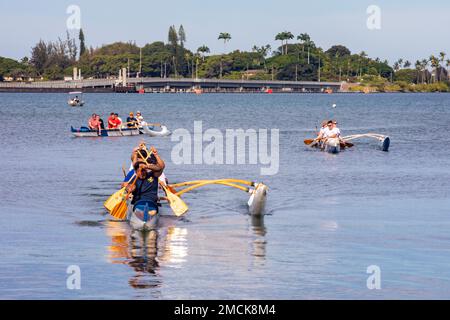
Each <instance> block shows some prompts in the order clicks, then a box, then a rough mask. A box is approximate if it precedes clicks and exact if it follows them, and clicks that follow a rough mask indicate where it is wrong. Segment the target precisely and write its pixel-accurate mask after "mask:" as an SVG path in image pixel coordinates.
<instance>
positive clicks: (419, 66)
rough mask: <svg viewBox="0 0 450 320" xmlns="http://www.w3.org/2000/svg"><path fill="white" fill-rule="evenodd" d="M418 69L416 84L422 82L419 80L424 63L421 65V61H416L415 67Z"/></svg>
mask: <svg viewBox="0 0 450 320" xmlns="http://www.w3.org/2000/svg"><path fill="white" fill-rule="evenodd" d="M414 66H415V67H416V74H417V77H416V83H417V84H419V82H420V80H419V75H420V73H421V72H422V63H420V61H419V60H417V61H416V64H415V65H414Z"/></svg>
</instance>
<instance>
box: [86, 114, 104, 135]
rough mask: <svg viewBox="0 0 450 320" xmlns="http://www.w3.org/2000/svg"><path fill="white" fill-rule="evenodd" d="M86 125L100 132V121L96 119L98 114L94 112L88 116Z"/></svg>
mask: <svg viewBox="0 0 450 320" xmlns="http://www.w3.org/2000/svg"><path fill="white" fill-rule="evenodd" d="M88 127H89V129H90V130H96V131H98V133H99V134H100V132H101V130H102V128H101V126H100V121H99V120H98V116H97V115H96V114H95V113H94V114H92V116H91V118H89V123H88Z"/></svg>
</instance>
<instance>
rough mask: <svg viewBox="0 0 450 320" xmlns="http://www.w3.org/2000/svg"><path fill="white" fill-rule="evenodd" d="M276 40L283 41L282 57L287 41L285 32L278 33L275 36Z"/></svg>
mask: <svg viewBox="0 0 450 320" xmlns="http://www.w3.org/2000/svg"><path fill="white" fill-rule="evenodd" d="M275 40H277V41H281V55H283V54H284V40H286V38H285V34H284V32H280V33H278V34H277V35H276V36H275Z"/></svg>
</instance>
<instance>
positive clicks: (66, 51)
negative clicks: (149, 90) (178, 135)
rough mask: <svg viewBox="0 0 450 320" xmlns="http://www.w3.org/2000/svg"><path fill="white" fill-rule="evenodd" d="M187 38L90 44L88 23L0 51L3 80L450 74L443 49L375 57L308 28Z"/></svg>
mask: <svg viewBox="0 0 450 320" xmlns="http://www.w3.org/2000/svg"><path fill="white" fill-rule="evenodd" d="M186 38H187V37H186V32H185V30H184V28H183V26H180V27H179V28H176V27H175V26H171V27H170V28H169V32H168V37H167V42H166V43H164V42H162V41H157V42H153V43H149V44H146V45H145V46H143V47H141V48H140V47H138V46H137V45H136V44H135V43H132V42H128V43H124V42H116V43H113V44H108V45H103V46H102V47H99V48H92V47H90V48H88V47H87V46H86V44H85V36H84V33H83V30H80V33H79V35H78V39H73V38H71V37H70V36H69V34H67V36H66V37H65V39H58V40H57V41H54V42H51V41H50V42H45V41H42V40H41V41H39V42H38V43H37V44H36V45H35V46H34V47H33V48H32V50H31V55H30V57H29V58H28V57H25V58H23V59H22V60H21V61H15V60H12V59H7V58H1V57H0V80H3V79H7V78H8V79H15V80H17V79H19V80H24V81H26V79H29V78H34V79H36V78H38V79H43V80H60V79H63V78H64V76H71V75H72V69H73V67H78V68H79V69H81V70H82V74H83V77H84V78H88V77H94V78H107V77H115V76H117V75H118V73H119V69H121V68H129V73H130V76H132V77H134V76H141V77H175V78H177V77H186V78H193V77H199V78H224V79H249V80H252V79H255V80H256V79H257V80H272V79H274V80H292V81H294V80H298V81H317V80H320V81H347V82H358V83H361V82H365V83H366V85H368V86H372V85H375V86H378V87H380V83H393V82H396V81H400V82H401V83H402V84H404V83H406V84H417V85H426V84H431V83H435V82H447V81H448V74H449V73H448V68H449V66H450V60H448V59H446V54H445V53H443V52H441V53H440V54H439V56H438V57H435V56H431V57H429V58H427V59H422V60H418V61H416V63H415V64H414V65H413V64H412V63H411V62H409V61H404V59H399V60H398V61H396V62H395V63H394V64H393V65H392V66H390V65H389V63H388V61H386V60H381V59H380V58H375V59H372V58H369V57H368V55H367V54H366V53H365V52H361V53H358V54H355V53H352V52H351V51H350V50H349V49H348V48H346V47H345V46H343V45H334V46H332V47H331V48H329V49H328V50H326V51H325V50H324V49H322V48H320V47H318V46H316V44H315V42H314V41H313V40H312V39H311V37H310V36H309V35H308V34H306V33H302V34H300V35H298V36H295V35H294V34H292V33H291V32H288V31H285V32H280V33H278V34H277V35H275V40H277V41H280V47H278V48H272V47H271V46H270V45H262V46H257V45H255V46H253V48H252V49H251V50H250V51H241V50H236V51H233V52H228V53H223V54H210V49H209V48H208V46H207V45H203V46H201V47H199V48H197V49H196V50H195V51H192V50H190V49H188V48H186V46H185V43H186ZM218 41H223V43H224V52H226V45H227V43H228V42H229V41H232V37H231V35H230V34H229V33H226V32H223V33H220V34H219V35H218ZM290 42H292V43H290ZM364 78H365V79H364Z"/></svg>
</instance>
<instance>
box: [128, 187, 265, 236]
mask: <svg viewBox="0 0 450 320" xmlns="http://www.w3.org/2000/svg"><path fill="white" fill-rule="evenodd" d="M160 183H161V181H160ZM237 183H242V184H248V185H251V186H253V189H250V188H245V187H242V186H241V185H237ZM212 184H221V185H225V186H231V187H235V188H238V189H241V190H244V191H246V192H247V193H249V194H250V198H249V200H248V202H247V206H248V212H249V214H250V215H252V216H254V217H259V216H262V215H263V214H264V211H265V206H266V200H267V192H268V187H267V186H266V185H265V184H263V183H254V182H247V181H243V180H235V179H221V180H199V181H191V182H183V183H178V184H173V185H169V187H170V188H171V189H172V190H174V186H176V187H178V186H188V187H187V188H185V189H183V190H181V191H179V192H177V193H176V194H177V195H180V196H181V194H184V193H186V192H188V191H191V190H194V189H197V188H199V187H202V186H206V185H212ZM127 205H128V206H127V207H128V209H127V218H126V219H127V221H128V222H129V223H130V226H131V227H132V228H133V229H134V230H138V231H151V230H155V229H157V228H158V225H159V220H160V217H161V216H166V215H171V214H170V213H169V211H170V208H168V206H167V203H166V202H162V203H158V210H156V211H155V210H154V209H155V208H152V207H151V206H149V205H148V204H147V203H139V202H138V203H137V204H136V205H135V206H134V207H133V206H132V205H131V201H130V200H128V201H127Z"/></svg>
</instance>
